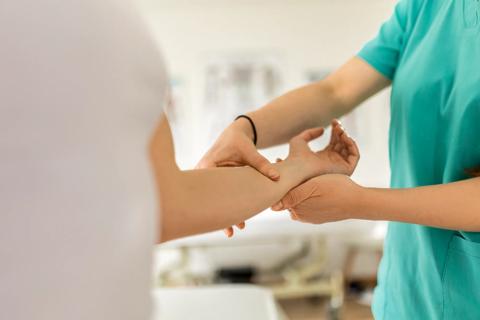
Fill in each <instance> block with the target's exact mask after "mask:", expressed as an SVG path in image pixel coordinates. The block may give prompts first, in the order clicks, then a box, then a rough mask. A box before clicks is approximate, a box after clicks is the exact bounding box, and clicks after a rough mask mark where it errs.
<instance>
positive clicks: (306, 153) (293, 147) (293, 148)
mask: <svg viewBox="0 0 480 320" xmlns="http://www.w3.org/2000/svg"><path fill="white" fill-rule="evenodd" d="M323 133H324V129H323V128H315V129H309V130H306V131H304V132H302V133H301V134H299V135H298V136H296V137H294V138H293V139H292V140H290V152H289V155H288V157H287V159H286V160H285V161H295V162H297V163H298V162H300V163H302V170H305V171H306V172H307V175H308V177H309V178H313V177H316V176H319V175H322V174H328V173H339V174H345V175H351V174H352V173H353V171H354V170H355V168H356V166H357V164H358V161H359V159H360V153H359V151H358V147H357V144H356V143H355V141H354V140H353V139H352V138H350V137H349V136H348V134H347V133H346V132H345V130H344V129H343V127H342V126H341V124H340V123H339V122H338V121H337V120H333V121H332V135H331V138H330V143H329V144H328V146H327V147H326V148H325V149H323V150H322V151H318V152H314V151H313V150H311V149H310V147H309V146H308V142H310V141H312V140H314V139H316V138H318V137H320V136H322V135H323ZM237 226H238V227H239V228H240V229H244V228H245V223H244V222H242V223H241V224H238V225H237ZM225 234H226V235H227V236H228V237H232V236H233V234H234V230H233V227H230V228H227V229H225Z"/></svg>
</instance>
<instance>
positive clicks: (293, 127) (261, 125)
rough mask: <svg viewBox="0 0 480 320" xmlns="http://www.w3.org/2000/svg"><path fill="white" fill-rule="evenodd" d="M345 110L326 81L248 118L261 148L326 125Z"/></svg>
mask: <svg viewBox="0 0 480 320" xmlns="http://www.w3.org/2000/svg"><path fill="white" fill-rule="evenodd" d="M346 109H347V108H346V107H344V106H341V102H340V100H339V99H337V97H336V96H335V92H334V88H333V87H332V86H331V84H330V82H328V81H320V82H317V83H313V84H310V85H307V86H304V87H301V88H299V89H296V90H293V91H290V92H288V93H286V94H285V95H283V96H280V97H279V98H277V99H275V100H273V101H272V102H270V103H269V104H267V105H266V106H265V107H263V108H261V109H259V110H257V111H254V112H252V113H249V116H250V117H251V118H252V119H253V120H254V122H255V125H256V127H257V131H258V143H257V145H258V147H259V148H265V147H269V146H273V145H278V144H282V143H285V142H287V141H288V140H289V139H291V138H292V137H293V136H295V135H297V134H299V133H300V132H302V131H303V130H305V129H307V128H313V127H319V126H327V125H328V124H329V122H330V121H331V119H333V118H335V117H338V116H340V115H341V114H342V113H343V110H346ZM247 129H248V128H247Z"/></svg>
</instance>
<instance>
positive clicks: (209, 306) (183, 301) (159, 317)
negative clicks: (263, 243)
mask: <svg viewBox="0 0 480 320" xmlns="http://www.w3.org/2000/svg"><path fill="white" fill-rule="evenodd" d="M153 299H154V306H155V308H154V309H155V312H154V316H153V318H152V320H188V319H195V320H197V319H198V320H204V319H205V320H225V319H228V320H246V319H248V320H287V318H286V317H285V315H284V314H283V312H282V311H281V309H279V307H278V306H277V305H276V303H275V299H274V298H273V295H272V293H271V292H270V291H269V290H266V289H261V288H259V287H256V286H251V285H231V286H215V287H200V288H178V289H177V288H173V289H156V290H154V292H153Z"/></svg>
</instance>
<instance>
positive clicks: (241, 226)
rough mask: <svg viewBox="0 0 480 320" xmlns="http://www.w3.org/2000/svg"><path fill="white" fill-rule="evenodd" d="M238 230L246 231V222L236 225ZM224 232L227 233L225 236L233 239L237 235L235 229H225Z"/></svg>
mask: <svg viewBox="0 0 480 320" xmlns="http://www.w3.org/2000/svg"><path fill="white" fill-rule="evenodd" d="M236 226H237V228H238V229H240V230H243V229H245V226H246V224H245V222H240V223H238V224H236ZM223 232H224V233H225V235H226V236H227V237H229V238H231V237H233V236H234V234H235V229H233V227H229V228H225V229H223Z"/></svg>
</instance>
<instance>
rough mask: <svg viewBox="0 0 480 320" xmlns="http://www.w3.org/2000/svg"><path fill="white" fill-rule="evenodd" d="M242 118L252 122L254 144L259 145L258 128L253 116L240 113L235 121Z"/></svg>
mask: <svg viewBox="0 0 480 320" xmlns="http://www.w3.org/2000/svg"><path fill="white" fill-rule="evenodd" d="M240 118H244V119H247V120H248V122H250V125H251V126H252V131H253V144H254V145H257V128H256V127H255V123H254V122H253V120H252V118H250V117H249V116H246V115H244V114H242V115H239V116H238V117H236V118H235V121H237V120H238V119H240Z"/></svg>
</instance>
